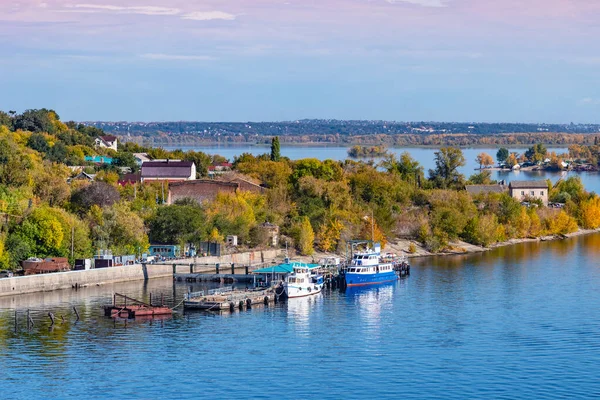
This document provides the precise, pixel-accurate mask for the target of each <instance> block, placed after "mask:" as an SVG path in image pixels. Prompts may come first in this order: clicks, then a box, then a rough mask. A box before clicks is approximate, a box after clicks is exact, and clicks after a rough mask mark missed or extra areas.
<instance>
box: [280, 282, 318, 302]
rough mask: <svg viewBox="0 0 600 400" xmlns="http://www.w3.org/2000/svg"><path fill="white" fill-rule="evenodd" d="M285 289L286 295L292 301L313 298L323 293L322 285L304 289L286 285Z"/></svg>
mask: <svg viewBox="0 0 600 400" xmlns="http://www.w3.org/2000/svg"><path fill="white" fill-rule="evenodd" d="M283 289H284V290H285V294H286V296H287V297H288V298H290V299H292V298H294V297H306V296H313V295H315V294H319V293H321V291H323V285H322V284H314V285H311V286H310V287H302V286H295V285H286V284H284V286H283Z"/></svg>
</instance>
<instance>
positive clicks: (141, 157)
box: [133, 153, 150, 162]
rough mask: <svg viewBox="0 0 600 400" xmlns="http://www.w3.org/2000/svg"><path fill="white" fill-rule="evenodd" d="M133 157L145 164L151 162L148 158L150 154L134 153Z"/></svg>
mask: <svg viewBox="0 0 600 400" xmlns="http://www.w3.org/2000/svg"><path fill="white" fill-rule="evenodd" d="M133 156H134V157H135V158H137V159H138V160H140V161H143V162H147V161H150V158H148V154H146V153H133Z"/></svg>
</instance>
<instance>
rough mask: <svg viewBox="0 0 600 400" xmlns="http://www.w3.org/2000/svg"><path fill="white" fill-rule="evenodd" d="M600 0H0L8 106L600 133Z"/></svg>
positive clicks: (125, 114) (165, 116)
mask: <svg viewBox="0 0 600 400" xmlns="http://www.w3.org/2000/svg"><path fill="white" fill-rule="evenodd" d="M599 17H600V1H598V0H202V1H201V0H118V1H117V0H18V1H17V0H14V1H13V0H0V51H1V53H0V54H2V56H1V57H0V93H1V94H0V109H2V110H5V111H8V110H15V111H17V112H21V111H23V110H25V109H29V108H42V107H45V108H52V109H55V110H56V111H57V112H58V114H59V115H60V116H61V118H62V119H63V120H77V121H91V120H102V121H175V120H194V121H293V120H297V119H304V118H325V119H329V118H335V119H377V120H393V121H472V122H549V123H569V122H575V123H600V40H599V38H600V18H599Z"/></svg>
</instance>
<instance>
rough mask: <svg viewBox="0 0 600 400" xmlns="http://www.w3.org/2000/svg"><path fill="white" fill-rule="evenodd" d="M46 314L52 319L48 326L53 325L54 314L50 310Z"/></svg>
mask: <svg viewBox="0 0 600 400" xmlns="http://www.w3.org/2000/svg"><path fill="white" fill-rule="evenodd" d="M48 316H49V317H50V321H52V324H50V326H53V325H54V314H52V313H51V312H49V313H48Z"/></svg>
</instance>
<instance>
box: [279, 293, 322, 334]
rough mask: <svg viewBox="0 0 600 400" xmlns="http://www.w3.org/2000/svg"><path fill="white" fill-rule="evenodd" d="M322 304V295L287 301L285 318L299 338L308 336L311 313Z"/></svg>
mask: <svg viewBox="0 0 600 400" xmlns="http://www.w3.org/2000/svg"><path fill="white" fill-rule="evenodd" d="M322 302H323V293H319V294H316V295H314V296H305V297H294V298H291V299H287V318H288V321H289V322H290V324H291V325H292V326H293V327H294V331H295V332H296V333H297V334H298V335H299V336H304V337H308V336H309V334H310V321H311V312H312V311H313V310H314V309H315V308H316V307H318V305H319V304H322Z"/></svg>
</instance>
